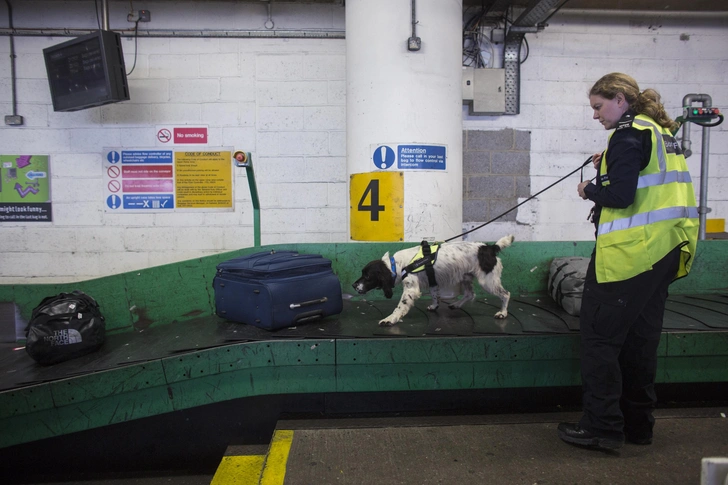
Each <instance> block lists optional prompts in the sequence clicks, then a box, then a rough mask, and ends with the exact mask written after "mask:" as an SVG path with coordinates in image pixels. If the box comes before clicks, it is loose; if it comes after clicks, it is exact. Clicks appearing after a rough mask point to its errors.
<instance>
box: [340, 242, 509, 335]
mask: <svg viewBox="0 0 728 485" xmlns="http://www.w3.org/2000/svg"><path fill="white" fill-rule="evenodd" d="M513 239H514V238H513V236H512V235H508V236H504V237H502V238H500V239H499V240H498V242H496V243H495V244H494V245H488V244H484V243H479V242H454V243H443V244H441V245H440V248H439V251H438V254H437V259H436V260H435V262H434V264H433V266H432V268H433V269H434V273H435V279H436V281H437V286H435V287H430V285H429V283H428V277H427V274H426V272H425V271H424V270H423V271H419V272H412V273H405V272H403V269H404V268H405V267H406V266H407V265H409V264H411V263H412V260H413V258H415V256H416V255H417V254H418V251H419V246H416V247H412V248H408V249H403V250H401V251H397V252H396V253H394V256H390V255H389V253H386V254H385V255H384V256H382V259H377V260H374V261H371V262H370V263H367V265H366V266H364V269H362V271H361V278H359V279H358V280H356V282H354V284H353V285H352V286H353V287H354V289H355V290H356V291H357V293H359V294H361V295H363V294H365V293H367V292H368V291H370V290H373V289H375V288H381V289H382V291H384V296H386V297H387V298H392V295H393V291H392V290H393V288H394V286H395V285H397V284H400V283H401V284H402V286H403V290H402V298H401V300H400V301H399V304H398V305H397V307H396V308H395V309H394V311H393V312H392V314H391V315H389V316H388V317H386V318H384V319H382V320H380V321H379V325H382V326H391V325H395V324H397V323H398V322H400V321H401V320H402V318H403V317H404V316H405V315H406V314H407V312H409V311H410V309H411V308H412V306H414V304H415V301H416V300H417V299H418V298H419V297H420V296H421V295H422V291H423V290H425V289H427V288H430V295H431V296H432V303H431V304H430V305H429V306H428V307H427V309H428V310H430V311H435V310H437V307H438V306H439V305H440V300H443V301H446V302H447V303H448V304H449V305H448V306H449V307H450V308H451V309H454V308H460V307H462V306H463V305H464V304H466V303H467V302H469V301H471V300H473V299H475V293H474V292H473V280H474V279H477V280H478V283H480V286H481V287H482V288H483V289H484V290H485V291H487V292H488V293H490V294H492V295H495V296H497V297H498V298H500V300H501V309H500V310H499V311H498V312H497V313H496V314H495V318H506V317H507V316H508V300H509V299H510V296H511V294H510V293H509V292H508V291H506V290H505V289H504V288H503V286H502V285H501V273H502V271H503V264H502V263H501V260H500V258H498V256H497V255H498V253H499V252H500V251H501V249H504V248H507V247H508V246H510V245H511V243H512V242H513ZM460 294H462V295H463V297H462V298H461V299H460V300H454V301H453V300H450V301H447V300H445V298H444V297H443V296H441V295H452V296H454V297H457V296H458V295H460Z"/></svg>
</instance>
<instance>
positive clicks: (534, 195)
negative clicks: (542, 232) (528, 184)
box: [444, 157, 592, 242]
mask: <svg viewBox="0 0 728 485" xmlns="http://www.w3.org/2000/svg"><path fill="white" fill-rule="evenodd" d="M591 161H592V157H589V158H587V159H586V161H585V162H584V163H582V164H581V166H580V167H579V168H577V169H576V170H574V171H573V172H569V173H568V174H566V175H564V176H563V177H561V178H560V179H559V180H557V181H556V182H554V183H552V184H551V185H549V186H548V187H546V188H545V189H542V190H539V191H538V192H537V193H535V194H533V195H532V196H531V197H529V198H528V199H526V200H524V201H523V202H521V203H520V204H518V205H516V206H513V207H511V208H510V209H508V210H507V211H505V212H504V213H503V214H501V215H499V216H496V217H494V218H493V219H491V220H489V221H488V222H484V223H483V224H481V225H479V226H478V227H474V228H472V229H471V230H469V231H467V232H464V233H462V234H460V235H459V236H454V237H451V238H450V239H445V241H444V242H449V241H452V240H453V239H457V238H459V237H462V236H465V235H466V234H470V233H471V232H473V231H477V230H478V229H480V228H481V227H485V226H487V225H488V224H490V223H491V222H493V221H496V220H498V219H500V218H501V217H503V216H504V215H506V214H508V213H509V212H511V211H514V210H516V209H518V208H519V207H521V206H522V205H523V204H525V203H526V202H528V201H530V200H531V199H534V198H535V197H538V196H539V195H541V194H543V193H544V192H546V191H547V190H548V189H550V188H551V187H553V186H554V185H556V184H558V183H560V182H562V181H564V180H565V179H567V178H569V177H571V176H572V175H574V174H575V173H576V172H578V171H579V170H581V171H582V173H581V181H582V182H583V181H584V171H583V170H584V167H586V166H587V165H589V164H590V163H591Z"/></svg>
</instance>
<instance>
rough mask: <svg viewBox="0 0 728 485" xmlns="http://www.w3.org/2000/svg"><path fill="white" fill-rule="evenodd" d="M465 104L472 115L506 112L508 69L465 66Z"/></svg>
mask: <svg viewBox="0 0 728 485" xmlns="http://www.w3.org/2000/svg"><path fill="white" fill-rule="evenodd" d="M463 104H467V105H468V106H469V107H470V114H471V115H476V116H477V115H483V116H485V115H502V114H505V112H506V70H505V69H475V68H472V67H464V68H463Z"/></svg>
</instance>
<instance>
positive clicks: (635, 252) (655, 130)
mask: <svg viewBox="0 0 728 485" xmlns="http://www.w3.org/2000/svg"><path fill="white" fill-rule="evenodd" d="M632 127H633V128H637V129H639V130H649V131H650V134H651V137H652V153H651V155H650V162H649V164H648V165H647V166H646V167H645V168H644V169H643V170H642V171H640V174H639V181H638V183H637V192H636V193H635V198H634V202H633V203H632V204H631V205H630V206H629V207H627V208H625V209H614V208H610V207H603V208H602V212H601V216H600V218H599V227H598V228H597V242H596V260H595V269H596V277H597V281H598V282H599V283H606V282H614V281H623V280H626V279H628V278H632V277H634V276H637V275H638V274H642V273H644V272H645V271H649V270H651V269H652V266H653V265H654V264H655V263H657V262H658V261H660V260H661V259H662V258H664V257H665V256H666V255H667V253H669V252H670V251H671V250H673V249H674V248H676V247H677V246H681V252H680V266H679V269H678V272H677V274H676V275H675V279H677V278H681V277H683V276H686V275H687V274H688V272H689V271H690V266H691V265H692V263H693V257H694V256H695V250H696V247H697V242H698V230H699V225H700V223H699V221H698V209H697V203H696V201H695V191H694V189H693V183H692V180H691V178H690V172H689V171H688V167H687V163H686V162H685V157H684V156H683V155H682V152H681V151H680V148H679V145H678V143H677V141H676V140H675V138H674V137H673V136H672V134H671V133H670V131H669V130H668V129H666V128H663V127H662V126H660V125H658V124H657V123H655V122H654V121H653V120H652V119H651V118H649V117H648V116H645V115H637V116H635V118H634V120H633V122H632ZM615 131H616V130H615ZM612 135H614V132H612V134H610V136H609V138H610V139H611V137H612ZM606 153H607V152H606V150H605V152H604V155H603V156H602V163H601V167H600V176H601V180H603V183H602V185H609V180H608V177H605V175H606V174H607V163H606V160H607V157H606Z"/></svg>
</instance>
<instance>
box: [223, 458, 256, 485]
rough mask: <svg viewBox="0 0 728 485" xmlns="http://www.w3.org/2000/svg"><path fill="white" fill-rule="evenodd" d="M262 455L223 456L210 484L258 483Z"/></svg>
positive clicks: (243, 484) (245, 484) (252, 484)
mask: <svg viewBox="0 0 728 485" xmlns="http://www.w3.org/2000/svg"><path fill="white" fill-rule="evenodd" d="M263 463H265V456H264V455H250V456H223V457H222V461H220V465H218V467H217V471H216V472H215V476H214V477H212V481H211V482H210V485H258V481H259V480H260V474H261V472H262V470H263Z"/></svg>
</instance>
